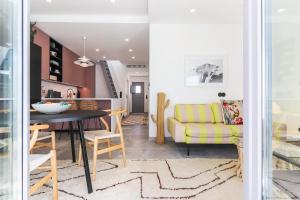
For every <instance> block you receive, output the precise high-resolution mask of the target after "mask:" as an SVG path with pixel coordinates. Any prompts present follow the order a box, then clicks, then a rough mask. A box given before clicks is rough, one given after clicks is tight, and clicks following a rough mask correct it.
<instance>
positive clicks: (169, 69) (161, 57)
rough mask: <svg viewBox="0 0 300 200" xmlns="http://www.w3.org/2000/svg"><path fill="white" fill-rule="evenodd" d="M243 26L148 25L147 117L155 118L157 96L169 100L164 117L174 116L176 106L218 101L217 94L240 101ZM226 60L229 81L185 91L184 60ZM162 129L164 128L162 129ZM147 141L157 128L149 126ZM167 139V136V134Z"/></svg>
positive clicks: (241, 91)
mask: <svg viewBox="0 0 300 200" xmlns="http://www.w3.org/2000/svg"><path fill="white" fill-rule="evenodd" d="M242 43H243V40H242V25H222V24H215V25H196V24H192V25H189V24H182V25H181V24H151V25H150V65H149V74H150V114H156V95H157V92H165V93H166V94H167V98H169V99H170V100H171V104H170V106H169V108H168V109H167V110H166V113H165V116H166V118H167V117H168V116H173V113H174V111H173V110H174V105H175V104H177V103H210V102H215V101H218V100H219V98H218V95H217V94H218V92H220V91H224V92H226V94H227V96H226V98H227V99H242V97H243V60H242V59H243V55H242V49H243V47H242ZM197 55H199V56H226V57H227V58H228V70H227V75H228V81H227V84H226V85H225V86H224V87H222V88H220V87H185V85H184V57H185V56H197ZM165 127H167V126H166V125H165ZM149 129H150V132H149V136H150V137H155V136H156V127H155V125H154V124H153V123H152V122H150V128H149ZM166 135H167V136H169V134H168V133H167V130H166Z"/></svg>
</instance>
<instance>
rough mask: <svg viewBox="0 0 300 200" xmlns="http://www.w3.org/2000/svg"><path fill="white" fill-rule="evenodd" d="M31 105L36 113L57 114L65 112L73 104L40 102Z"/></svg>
mask: <svg viewBox="0 0 300 200" xmlns="http://www.w3.org/2000/svg"><path fill="white" fill-rule="evenodd" d="M31 105H32V107H33V108H34V109H35V110H36V111H38V112H41V113H44V114H57V113H61V112H65V111H67V110H68V109H69V108H70V107H71V104H68V103H66V102H60V103H49V102H48V103H43V102H39V103H35V104H31Z"/></svg>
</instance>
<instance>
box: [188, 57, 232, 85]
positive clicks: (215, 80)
mask: <svg viewBox="0 0 300 200" xmlns="http://www.w3.org/2000/svg"><path fill="white" fill-rule="evenodd" d="M184 65H185V72H184V80H185V86H188V87H197V86H204V87H205V86H215V87H222V86H224V85H225V83H226V79H227V57H226V56H185V61H184Z"/></svg>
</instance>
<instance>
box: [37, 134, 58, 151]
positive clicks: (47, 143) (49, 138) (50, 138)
mask: <svg viewBox="0 0 300 200" xmlns="http://www.w3.org/2000/svg"><path fill="white" fill-rule="evenodd" d="M39 148H49V149H52V150H55V148H56V143H55V132H54V131H40V132H39V134H38V138H37V140H36V143H35V145H34V147H33V148H32V150H34V149H39Z"/></svg>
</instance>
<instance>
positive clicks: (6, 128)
mask: <svg viewBox="0 0 300 200" xmlns="http://www.w3.org/2000/svg"><path fill="white" fill-rule="evenodd" d="M9 132H10V128H9V127H0V133H9Z"/></svg>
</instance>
